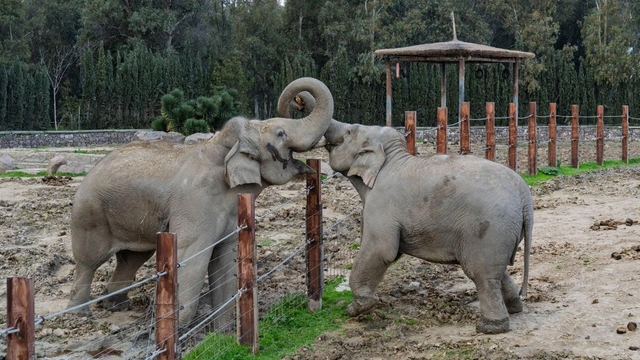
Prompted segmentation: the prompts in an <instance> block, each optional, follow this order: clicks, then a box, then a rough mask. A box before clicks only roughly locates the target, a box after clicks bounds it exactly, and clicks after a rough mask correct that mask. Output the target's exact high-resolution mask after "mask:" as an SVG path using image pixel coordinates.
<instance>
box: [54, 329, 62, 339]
mask: <svg viewBox="0 0 640 360" xmlns="http://www.w3.org/2000/svg"><path fill="white" fill-rule="evenodd" d="M53 336H57V337H63V336H64V330H63V329H54V330H53Z"/></svg>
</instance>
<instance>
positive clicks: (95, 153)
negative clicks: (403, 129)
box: [73, 149, 111, 155]
mask: <svg viewBox="0 0 640 360" xmlns="http://www.w3.org/2000/svg"><path fill="white" fill-rule="evenodd" d="M110 152H111V150H81V149H77V150H73V153H74V154H87V155H106V154H108V153H110Z"/></svg>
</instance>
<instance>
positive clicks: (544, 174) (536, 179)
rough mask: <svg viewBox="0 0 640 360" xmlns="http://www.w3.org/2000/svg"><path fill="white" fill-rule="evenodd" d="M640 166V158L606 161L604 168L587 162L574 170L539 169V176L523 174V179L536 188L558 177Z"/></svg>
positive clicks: (566, 167)
mask: <svg viewBox="0 0 640 360" xmlns="http://www.w3.org/2000/svg"><path fill="white" fill-rule="evenodd" d="M634 165H640V158H633V159H629V162H628V163H624V162H623V161H622V160H604V161H603V164H602V166H599V165H598V164H596V162H586V163H582V164H580V165H579V166H578V168H573V167H571V166H569V165H562V166H560V167H557V168H554V167H544V168H540V169H538V175H536V176H531V175H528V174H522V178H523V179H524V181H526V183H527V184H529V185H531V186H534V185H539V184H541V183H543V182H545V181H547V180H549V179H551V178H554V177H556V176H557V175H569V176H570V175H576V174H581V173H585V172H590V171H596V170H599V169H609V168H616V167H621V166H634Z"/></svg>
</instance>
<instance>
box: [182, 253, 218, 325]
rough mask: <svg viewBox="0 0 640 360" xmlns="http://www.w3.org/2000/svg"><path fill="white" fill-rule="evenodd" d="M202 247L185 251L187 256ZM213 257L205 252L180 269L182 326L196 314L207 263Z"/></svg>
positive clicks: (189, 321) (185, 256) (188, 322)
mask: <svg viewBox="0 0 640 360" xmlns="http://www.w3.org/2000/svg"><path fill="white" fill-rule="evenodd" d="M198 250H200V249H195V250H193V251H185V255H183V256H181V257H183V258H187V257H189V256H191V255H192V254H194V253H195V252H196V251H198ZM210 258H211V252H206V251H205V252H204V253H202V254H200V255H198V256H196V257H195V258H193V259H191V260H189V261H188V262H186V263H184V264H183V265H184V267H181V268H180V269H178V304H179V305H180V309H181V310H180V313H179V315H178V325H179V327H180V328H184V327H186V326H188V325H189V324H190V323H191V321H192V320H193V318H194V316H195V315H196V311H197V309H198V303H199V302H200V293H201V292H202V287H203V286H204V279H205V274H206V271H207V263H208V260H209V259H210Z"/></svg>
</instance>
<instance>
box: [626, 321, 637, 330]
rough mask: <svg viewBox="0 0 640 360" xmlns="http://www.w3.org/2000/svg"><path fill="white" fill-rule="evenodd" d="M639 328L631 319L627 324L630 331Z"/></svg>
mask: <svg viewBox="0 0 640 360" xmlns="http://www.w3.org/2000/svg"><path fill="white" fill-rule="evenodd" d="M637 328H638V324H636V323H634V322H633V321H629V323H628V324H627V329H628V330H629V331H636V329H637Z"/></svg>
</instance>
